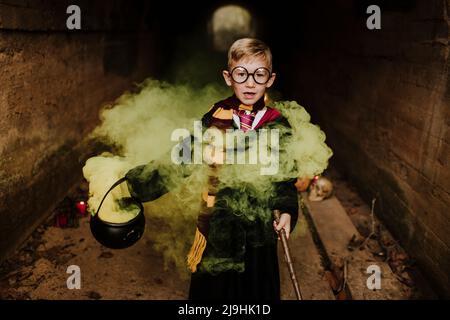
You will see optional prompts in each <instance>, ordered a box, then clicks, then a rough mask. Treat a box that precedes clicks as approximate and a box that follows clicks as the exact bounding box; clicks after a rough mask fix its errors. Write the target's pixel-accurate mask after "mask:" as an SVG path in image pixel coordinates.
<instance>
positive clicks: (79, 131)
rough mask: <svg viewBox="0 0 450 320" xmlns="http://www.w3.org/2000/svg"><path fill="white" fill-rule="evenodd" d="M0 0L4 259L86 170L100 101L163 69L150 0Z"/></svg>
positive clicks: (0, 247)
mask: <svg viewBox="0 0 450 320" xmlns="http://www.w3.org/2000/svg"><path fill="white" fill-rule="evenodd" d="M69 4H71V2H69V1H25V0H23V1H20V0H16V1H8V0H0V83H1V90H0V115H1V117H0V235H1V237H0V260H2V259H3V258H5V257H6V256H7V255H8V254H9V253H11V252H12V250H13V249H15V248H16V247H18V246H19V245H20V244H21V243H22V241H23V240H24V239H26V238H27V236H28V235H29V234H30V232H31V231H32V230H33V229H34V228H35V227H36V225H37V224H39V223H40V222H41V221H42V220H43V219H44V218H46V217H47V216H48V215H49V214H50V212H51V210H52V208H53V206H55V205H56V204H57V203H58V202H59V201H60V200H61V199H62V197H64V195H65V194H66V192H67V191H68V189H69V188H71V187H72V186H73V185H74V184H76V183H77V182H79V181H80V179H81V177H82V173H81V168H82V165H83V161H82V159H84V153H85V152H86V150H85V149H84V146H83V145H82V141H83V138H84V137H85V136H86V135H87V134H88V133H89V132H90V131H91V130H92V129H93V128H94V127H95V126H96V125H97V124H98V123H99V114H98V112H99V110H100V108H101V107H102V106H103V105H104V104H105V103H108V102H112V101H114V100H115V99H116V98H117V97H118V96H120V95H121V94H122V93H123V92H124V91H125V90H128V89H131V88H132V87H133V85H134V83H136V82H139V81H142V80H143V79H144V78H146V77H147V76H150V75H152V73H153V72H154V70H156V63H157V61H158V59H157V57H156V51H155V50H154V48H155V45H154V43H155V40H154V37H153V34H152V32H151V30H149V29H148V28H147V27H146V24H145V21H146V17H145V14H146V12H147V11H148V5H147V4H146V3H145V2H144V1H136V3H135V5H134V6H129V5H127V1H108V2H103V1H102V2H101V3H100V2H98V1H96V2H93V1H78V2H77V4H78V5H79V6H80V8H81V27H82V28H81V30H79V31H78V30H77V31H69V30H67V29H66V19H67V17H68V16H69V15H68V14H67V13H66V8H67V6H68V5H69Z"/></svg>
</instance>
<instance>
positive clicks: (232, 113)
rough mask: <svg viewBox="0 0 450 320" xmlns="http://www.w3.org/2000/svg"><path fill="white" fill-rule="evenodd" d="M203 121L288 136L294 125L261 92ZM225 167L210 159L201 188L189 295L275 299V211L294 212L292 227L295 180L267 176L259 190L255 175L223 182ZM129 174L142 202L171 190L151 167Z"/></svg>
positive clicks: (218, 107)
mask: <svg viewBox="0 0 450 320" xmlns="http://www.w3.org/2000/svg"><path fill="white" fill-rule="evenodd" d="M202 125H203V129H204V130H205V129H207V128H211V127H215V128H218V129H220V130H226V129H235V130H242V131H244V132H248V131H250V130H256V131H259V130H261V129H271V128H282V129H283V130H282V131H283V132H285V133H286V134H283V135H282V136H281V137H280V139H283V136H287V135H289V129H290V125H289V122H288V121H287V120H286V119H285V118H284V117H283V116H282V115H281V113H280V112H279V111H277V110H276V109H274V108H271V107H269V106H266V105H265V103H264V99H263V98H261V99H260V100H259V101H257V102H256V103H255V105H253V106H246V105H242V104H241V102H240V101H239V100H238V99H237V98H236V97H235V96H231V97H229V98H227V99H225V100H222V101H219V102H218V103H216V104H215V105H214V106H213V107H212V108H211V109H210V110H209V112H207V113H206V114H205V115H204V116H203V117H202ZM284 156H286V155H284ZM222 166H223V165H210V168H209V170H210V175H209V179H208V185H207V186H206V187H205V188H204V190H199V193H202V191H203V193H202V199H203V204H202V208H201V210H200V211H201V212H200V213H199V215H198V219H197V228H196V231H195V236H194V239H193V244H192V247H191V249H190V252H189V254H188V256H187V266H188V268H189V269H190V271H191V272H192V276H191V286H190V290H189V299H192V300H196V299H207V300H211V299H213V300H217V299H240V300H242V299H258V300H262V299H263V300H278V299H280V279H279V270H278V258H277V235H276V233H275V231H274V229H273V217H272V212H273V210H274V209H278V210H280V212H281V213H288V214H290V215H291V230H293V229H294V227H295V224H296V221H297V217H298V195H297V190H296V188H295V186H294V183H295V179H289V180H287V181H271V182H268V183H267V187H266V189H267V190H269V191H267V192H261V189H258V188H255V187H254V185H252V183H251V181H248V183H241V184H239V186H238V187H236V186H233V187H230V186H229V185H227V184H226V183H223V182H222V181H221V177H220V172H221V170H222V169H225V168H224V167H222ZM222 173H223V171H222ZM126 177H127V184H128V188H129V190H130V194H131V195H132V196H133V197H136V198H138V199H140V200H141V201H143V202H145V201H151V200H155V199H157V198H158V197H160V196H161V195H163V194H164V193H166V192H167V191H168V190H167V188H166V184H167V182H163V180H164V179H163V178H162V177H161V175H160V173H159V172H158V170H155V169H154V167H152V166H150V165H144V166H139V167H136V168H134V169H132V170H130V171H129V172H128V173H127V175H126ZM255 178H257V177H256V176H255ZM250 180H252V179H250ZM266 189H265V190H266Z"/></svg>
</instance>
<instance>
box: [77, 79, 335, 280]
mask: <svg viewBox="0 0 450 320" xmlns="http://www.w3.org/2000/svg"><path fill="white" fill-rule="evenodd" d="M229 95H230V92H229V91H228V90H226V89H225V88H222V87H219V86H217V85H209V86H205V87H203V88H200V89H198V88H193V87H190V86H188V85H171V84H168V83H164V82H161V81H157V80H151V79H150V80H147V81H145V82H144V83H142V84H141V86H140V91H139V93H136V94H131V93H126V94H124V95H123V96H121V97H120V98H119V99H118V100H117V101H116V103H115V104H114V105H113V106H108V107H106V108H104V109H103V110H102V112H101V120H102V123H101V125H100V126H99V127H98V128H96V129H95V130H94V132H93V133H92V138H94V139H101V140H103V141H107V143H109V144H110V145H113V146H115V147H116V149H117V150H118V151H117V152H116V153H115V154H112V153H102V154H100V155H98V156H96V157H93V158H90V159H89V160H88V161H87V162H86V164H85V166H84V168H83V174H84V177H85V178H86V180H87V181H88V182H89V192H90V199H89V208H90V210H91V211H93V212H95V211H96V209H97V208H98V205H99V203H100V201H101V199H102V197H103V196H104V194H105V193H106V191H107V190H108V189H109V187H110V186H111V185H112V184H113V183H114V182H115V181H116V180H118V179H119V178H121V177H123V176H124V175H125V174H126V173H127V172H128V171H129V170H130V169H132V168H135V167H136V166H140V165H145V164H147V167H146V168H147V170H148V173H149V174H150V173H151V172H152V169H157V170H158V171H159V174H160V176H161V177H162V181H163V183H164V185H165V187H166V189H167V190H168V191H169V192H168V193H166V194H164V195H163V196H162V197H160V198H158V199H157V200H154V201H149V202H146V203H144V209H145V214H146V217H147V232H146V236H147V237H149V238H150V239H151V240H152V242H153V243H154V245H155V248H156V249H158V250H160V251H161V252H162V253H163V254H164V257H165V263H166V266H167V268H169V265H170V264H171V263H174V264H175V266H176V267H177V269H178V270H179V271H180V273H181V274H182V275H186V274H187V268H186V255H187V253H188V251H189V248H190V245H191V244H192V240H193V236H194V232H195V223H196V218H197V215H198V213H199V211H200V210H201V207H202V198H201V193H202V191H204V190H205V188H206V186H207V181H208V175H209V174H210V167H209V166H208V165H207V164H189V165H175V164H174V163H173V162H172V160H171V157H170V154H171V150H172V148H173V147H174V145H175V144H176V142H173V141H171V134H172V132H173V131H174V130H175V129H178V128H186V129H188V130H190V131H191V132H192V130H193V123H194V121H198V120H200V119H201V117H202V115H203V114H204V113H206V112H207V111H208V110H209V108H210V107H211V106H212V105H213V104H214V103H215V102H217V101H219V100H222V99H224V98H226V97H227V96H229ZM274 106H275V107H276V108H277V109H278V110H280V111H281V112H282V114H283V116H285V117H286V118H287V120H288V121H289V124H290V126H291V128H286V126H282V125H279V124H273V125H272V126H271V128H273V129H278V130H279V134H280V141H281V144H280V158H279V159H280V161H279V170H278V172H277V173H276V174H275V175H261V174H260V172H261V171H260V170H261V164H256V165H253V164H242V165H237V164H224V165H221V167H220V170H218V172H217V174H218V180H219V190H224V189H227V188H228V189H233V190H234V191H233V193H232V194H229V195H228V194H224V195H223V197H222V198H221V199H222V201H224V202H226V203H225V204H224V205H226V206H227V207H228V208H231V209H232V210H231V211H232V212H233V214H234V215H235V217H238V218H239V219H241V220H240V221H246V222H248V223H251V222H252V221H255V220H257V219H260V220H261V221H265V222H268V220H269V219H271V215H270V212H268V209H267V204H268V202H267V201H270V199H272V198H273V196H274V192H275V190H274V184H273V183H274V182H278V181H284V180H288V179H294V178H297V177H309V178H312V177H313V176H314V175H317V174H320V173H321V172H323V170H325V169H326V167H327V165H328V159H329V158H330V157H331V155H332V152H331V150H330V149H329V148H328V147H327V145H326V144H325V135H324V133H323V132H322V131H321V130H320V128H319V127H318V126H316V125H313V124H311V123H310V117H309V115H308V113H307V112H306V110H305V109H304V108H303V107H301V106H299V105H298V104H297V103H296V102H276V103H275V105H274ZM128 196H130V192H129V190H128V187H127V185H126V184H122V185H121V186H120V187H118V188H116V189H115V190H114V191H113V192H112V195H111V196H109V197H108V198H107V199H106V200H105V203H104V204H103V206H102V209H101V212H100V216H101V218H102V219H104V220H108V221H112V222H124V221H128V220H130V218H131V217H133V216H134V215H135V214H136V212H133V211H121V210H120V208H119V206H118V202H117V201H116V200H118V199H120V198H122V197H128ZM250 198H251V199H262V201H261V202H260V203H258V205H256V206H255V204H254V203H253V204H252V206H251V207H250V203H251V202H252V201H249V199H250ZM220 205H221V204H220V203H219V204H218V206H219V207H220ZM232 219H234V217H232ZM268 225H269V226H270V225H271V224H270V223H269V224H268ZM212 228H213V229H214V226H212ZM264 232H266V233H267V234H269V233H270V234H273V231H272V230H271V229H268V230H265V231H264ZM215 235H216V236H218V235H220V232H216V233H215ZM249 236H250V237H253V238H252V239H253V240H252V241H254V243H255V244H260V243H263V242H264V241H266V238H264V237H263V238H259V237H258V235H257V234H256V233H255V234H254V235H249ZM269 238H270V237H269ZM228 249H229V248H224V250H228ZM219 260H220V258H218V259H216V258H208V257H207V256H206V257H205V259H204V267H205V268H207V269H209V270H211V271H214V270H215V271H221V270H225V269H235V270H240V269H241V268H242V265H240V264H238V263H233V261H230V260H226V259H225V260H223V261H219Z"/></svg>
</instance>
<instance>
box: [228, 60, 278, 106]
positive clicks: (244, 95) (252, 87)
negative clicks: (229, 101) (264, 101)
mask: <svg viewBox="0 0 450 320" xmlns="http://www.w3.org/2000/svg"><path fill="white" fill-rule="evenodd" d="M236 67H243V68H245V69H246V70H247V72H248V73H249V76H248V78H247V80H246V81H245V82H243V83H238V82H236V81H235V80H233V78H232V76H231V72H232V71H233V69H235V68H236ZM260 68H266V69H269V66H268V65H267V62H266V61H265V59H264V58H263V57H246V58H243V59H241V60H239V61H233V63H232V64H231V66H230V69H229V70H224V71H223V77H224V79H225V82H226V83H227V85H228V86H229V87H232V88H233V91H234V93H235V95H236V97H237V98H238V99H239V100H240V101H241V102H242V103H243V104H245V105H253V104H255V103H256V101H258V100H259V99H260V98H261V97H262V96H264V93H265V92H266V89H267V88H270V87H271V86H272V84H273V82H274V81H275V73H272V74H271V75H270V76H269V80H268V81H267V82H266V83H265V84H259V83H257V82H256V81H255V79H254V77H255V78H256V79H257V81H258V82H260V83H261V82H264V81H265V79H264V70H263V69H260ZM239 70H242V69H239ZM269 70H270V69H269ZM255 71H257V72H256V74H255ZM251 74H253V77H252V76H251ZM269 74H270V73H269ZM233 75H235V74H233ZM239 76H241V77H243V79H245V75H243V74H238V75H237V77H239ZM237 77H236V76H235V78H237ZM239 82H240V81H239Z"/></svg>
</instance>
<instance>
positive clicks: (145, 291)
mask: <svg viewBox="0 0 450 320" xmlns="http://www.w3.org/2000/svg"><path fill="white" fill-rule="evenodd" d="M329 177H330V178H331V179H332V180H333V183H334V189H335V195H336V197H337V198H338V199H339V200H340V201H341V203H342V205H343V206H344V208H345V210H346V211H347V213H348V214H349V216H350V218H351V220H352V222H353V223H354V224H355V226H356V227H357V229H358V231H359V232H360V233H361V235H362V236H363V237H367V236H368V235H369V234H370V233H371V227H372V218H371V210H370V207H369V206H368V205H367V204H365V203H364V202H363V201H362V200H361V198H360V197H359V196H358V195H357V193H356V191H355V190H354V189H353V188H352V187H351V186H350V185H349V184H348V183H347V182H346V181H345V180H344V179H343V178H342V177H340V176H339V175H338V174H337V172H335V171H330V174H329ZM83 193H84V195H86V185H85V184H81V187H79V188H77V189H76V192H75V193H73V194H69V195H68V197H69V199H75V198H77V197H78V198H79V197H80V194H81V195H83ZM66 200H67V199H66ZM67 201H69V200H67ZM56 225H57V224H56V216H55V213H53V214H52V215H51V216H50V217H49V219H48V221H47V222H46V223H44V224H43V225H41V226H39V227H38V228H37V229H36V230H35V232H34V233H33V234H32V236H31V237H30V238H29V239H28V241H27V242H26V243H25V244H24V245H23V246H22V248H21V249H20V250H18V251H17V252H16V253H15V254H14V255H13V256H12V257H10V258H9V259H8V260H6V261H4V263H2V265H1V266H0V299H92V300H97V299H148V300H158V299H168V300H172V299H186V298H187V293H188V288H189V278H188V277H183V276H180V275H179V274H177V273H176V272H171V270H173V268H171V267H170V266H168V268H165V267H164V262H163V258H162V257H161V254H160V253H158V252H157V251H155V250H154V249H153V247H152V243H151V241H150V240H149V239H146V238H145V237H143V238H142V239H141V240H139V241H138V242H137V243H136V244H135V245H134V246H132V247H130V248H128V249H126V250H112V249H108V248H105V247H103V246H102V245H100V244H99V243H98V242H96V241H95V240H94V238H93V237H92V235H91V232H90V228H89V217H88V216H80V215H78V216H75V219H74V220H73V221H72V224H71V226H70V227H65V228H61V227H58V226H56ZM376 226H377V230H378V233H377V237H371V238H370V239H369V240H368V241H367V246H366V248H365V249H367V250H370V251H371V252H372V254H374V255H375V256H378V258H379V259H382V260H383V261H388V262H389V265H390V267H391V268H392V270H393V271H394V272H395V274H396V275H397V276H398V279H399V280H401V281H402V283H404V284H406V285H407V286H408V288H410V291H411V292H410V294H409V296H410V297H411V298H412V299H417V298H424V297H425V298H433V297H434V294H433V293H432V291H431V290H430V289H429V288H428V286H427V284H426V281H425V280H424V279H423V277H422V276H421V274H420V272H419V271H418V270H417V268H416V267H415V265H414V261H413V260H412V259H410V258H409V257H408V255H407V254H406V253H405V252H404V251H403V250H402V249H401V247H400V246H399V244H398V243H396V241H395V240H394V238H393V237H392V236H391V235H390V234H389V232H388V231H387V230H386V229H385V228H384V227H383V226H382V224H381V223H380V222H379V221H377V220H376ZM358 240H361V239H355V241H358ZM349 245H351V244H349ZM71 265H76V266H79V267H80V272H81V288H80V289H68V286H67V279H68V278H69V277H70V276H71V274H69V273H67V270H68V267H69V266H71ZM280 267H281V266H280ZM283 267H284V266H283ZM288 286H291V283H290V282H289V281H285V282H283V283H282V289H281V290H282V297H283V292H287V291H288V290H290V288H288Z"/></svg>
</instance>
